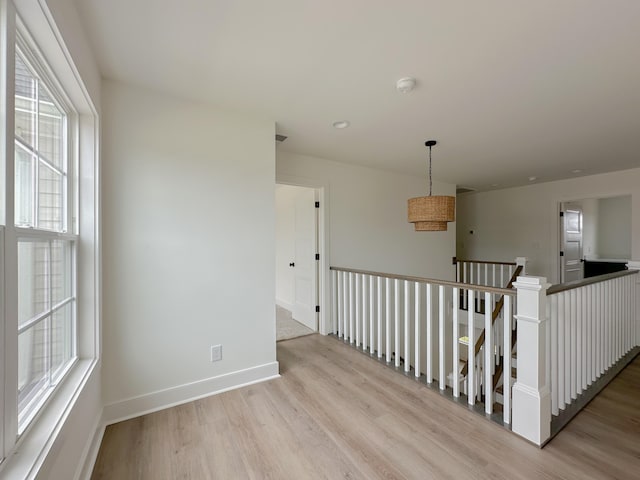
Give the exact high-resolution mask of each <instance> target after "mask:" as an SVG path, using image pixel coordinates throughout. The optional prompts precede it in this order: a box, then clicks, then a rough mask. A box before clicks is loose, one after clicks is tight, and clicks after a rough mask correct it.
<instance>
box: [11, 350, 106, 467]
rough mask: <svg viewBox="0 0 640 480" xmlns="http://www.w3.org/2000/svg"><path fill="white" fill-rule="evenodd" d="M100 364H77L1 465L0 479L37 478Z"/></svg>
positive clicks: (93, 361) (82, 362)
mask: <svg viewBox="0 0 640 480" xmlns="http://www.w3.org/2000/svg"><path fill="white" fill-rule="evenodd" d="M97 363H98V362H97V360H95V359H91V360H80V361H78V362H77V363H76V364H75V366H74V367H73V368H72V370H71V371H70V372H69V373H68V376H67V378H66V379H65V380H64V381H63V382H62V384H60V385H59V387H58V388H57V390H56V392H54V394H53V395H52V396H51V398H50V399H49V401H48V403H47V405H46V406H45V407H44V408H43V410H42V412H41V413H40V414H39V416H38V418H36V419H35V420H34V421H33V424H32V425H30V426H29V428H28V429H27V430H26V431H25V433H24V434H22V436H21V437H20V439H19V440H18V442H17V444H16V446H15V448H14V449H13V450H12V451H11V452H10V453H9V455H8V456H7V458H6V459H5V461H4V462H2V464H1V465H0V479H5V478H6V479H9V478H24V479H30V478H35V476H36V475H37V474H38V472H39V470H40V468H41V467H42V465H43V464H44V462H45V460H46V459H47V456H48V455H49V453H50V452H51V450H52V447H53V446H54V444H55V442H56V440H57V439H58V436H59V434H60V431H61V430H62V428H63V427H64V425H65V423H66V421H67V419H68V417H69V415H70V413H71V411H72V410H73V408H74V406H75V405H76V402H77V400H78V397H79V396H80V394H81V393H82V392H83V390H84V387H85V385H86V383H87V381H88V380H89V378H90V376H91V374H92V373H93V372H94V370H95V369H96V366H97Z"/></svg>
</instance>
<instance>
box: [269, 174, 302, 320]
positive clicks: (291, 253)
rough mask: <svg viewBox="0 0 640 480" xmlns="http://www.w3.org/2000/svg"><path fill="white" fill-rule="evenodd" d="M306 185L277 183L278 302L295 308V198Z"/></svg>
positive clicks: (290, 308) (288, 307) (285, 306)
mask: <svg viewBox="0 0 640 480" xmlns="http://www.w3.org/2000/svg"><path fill="white" fill-rule="evenodd" d="M308 190H309V189H307V188H304V187H294V186H291V185H276V303H277V304H278V305H280V306H281V307H284V308H286V309H288V310H292V309H293V301H294V269H293V268H291V267H290V266H289V263H291V262H293V260H294V259H295V199H296V198H297V196H298V195H299V194H300V192H304V191H308Z"/></svg>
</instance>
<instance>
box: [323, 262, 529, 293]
mask: <svg viewBox="0 0 640 480" xmlns="http://www.w3.org/2000/svg"><path fill="white" fill-rule="evenodd" d="M329 270H334V271H336V272H347V273H358V274H361V275H373V276H376V277H382V278H391V279H394V280H407V281H409V282H418V283H431V284H432V285H442V286H445V287H454V288H460V289H464V290H477V291H480V292H488V293H495V294H497V295H503V296H504V295H510V296H512V297H513V296H515V294H516V292H515V291H514V290H513V289H512V288H511V287H509V288H499V287H489V286H487V285H470V284H468V283H460V282H450V281H448V280H438V279H435V278H424V277H413V276H410V275H396V274H393V273H382V272H371V271H368V270H358V269H355V268H344V267H329ZM516 270H517V269H516ZM520 271H522V270H520Z"/></svg>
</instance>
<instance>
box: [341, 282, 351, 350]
mask: <svg viewBox="0 0 640 480" xmlns="http://www.w3.org/2000/svg"><path fill="white" fill-rule="evenodd" d="M340 273H342V338H343V339H344V340H346V339H347V337H348V336H349V333H348V332H349V328H348V324H349V274H348V273H347V272H340Z"/></svg>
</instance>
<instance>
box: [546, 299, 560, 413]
mask: <svg viewBox="0 0 640 480" xmlns="http://www.w3.org/2000/svg"><path fill="white" fill-rule="evenodd" d="M559 297H560V295H550V296H549V297H548V299H549V305H550V308H549V311H550V315H549V330H550V333H551V342H550V344H551V345H550V347H551V348H550V349H549V350H550V351H551V412H552V414H553V415H558V413H559V410H558V368H559V366H558V298H559Z"/></svg>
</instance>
